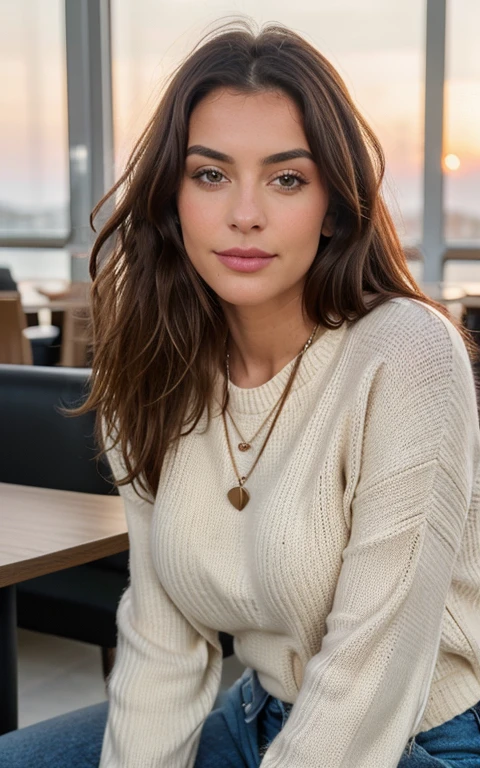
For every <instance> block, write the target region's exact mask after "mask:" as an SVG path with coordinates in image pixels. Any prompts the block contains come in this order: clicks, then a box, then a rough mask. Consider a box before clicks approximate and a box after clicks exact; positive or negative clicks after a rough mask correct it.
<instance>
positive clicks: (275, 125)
mask: <svg viewBox="0 0 480 768" xmlns="http://www.w3.org/2000/svg"><path fill="white" fill-rule="evenodd" d="M188 138H189V143H190V144H197V143H198V144H205V145H208V146H209V147H212V148H214V149H221V150H222V151H224V152H227V153H229V154H232V155H235V149H237V150H238V151H241V150H242V149H247V148H248V149H250V150H251V149H254V148H255V147H257V148H258V151H259V152H261V153H262V154H265V155H267V154H271V153H273V152H275V151H276V150H277V149H278V151H283V150H285V149H288V148H290V147H304V148H305V149H308V148H309V147H308V142H307V139H306V136H305V132H304V129H303V120H302V115H301V113H300V110H299V109H298V107H297V105H296V104H295V102H294V101H293V99H291V98H290V97H289V96H287V95H286V94H284V93H282V92H281V91H261V92H260V93H253V94H245V93H240V92H238V91H232V90H227V89H224V88H219V89H216V90H215V91H213V92H212V93H210V94H208V96H206V97H205V98H204V99H202V101H200V102H199V104H197V105H196V107H195V109H194V110H193V112H192V114H191V116H190V122H189V137H188Z"/></svg>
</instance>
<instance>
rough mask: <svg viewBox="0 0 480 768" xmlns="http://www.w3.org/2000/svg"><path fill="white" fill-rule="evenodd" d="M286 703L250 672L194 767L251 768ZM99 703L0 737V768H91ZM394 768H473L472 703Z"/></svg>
mask: <svg viewBox="0 0 480 768" xmlns="http://www.w3.org/2000/svg"><path fill="white" fill-rule="evenodd" d="M290 710H291V705H290V704H286V703H284V702H282V701H280V700H279V699H275V698H273V697H272V696H270V695H269V694H268V693H267V692H266V691H265V690H264V689H263V688H262V686H261V685H260V682H259V680H258V677H257V675H256V673H255V672H253V671H252V670H249V669H247V670H245V672H244V674H243V675H242V677H241V678H240V679H239V680H237V681H236V683H234V685H233V686H232V687H231V688H230V689H229V691H227V693H226V694H225V695H224V696H223V699H222V701H221V703H220V706H219V707H218V708H217V709H215V710H213V712H211V713H210V715H209V716H208V717H207V719H206V721H205V724H204V726H203V729H202V733H201V736H200V745H199V749H198V753H197V758H196V761H195V768H258V766H260V764H261V762H262V757H263V755H264V754H265V752H266V750H267V749H268V747H269V745H270V744H271V742H272V741H273V739H274V738H275V736H276V735H277V734H278V733H279V732H280V731H281V729H282V728H283V726H284V725H285V723H286V721H287V718H288V715H289V714H290ZM106 719H107V703H106V702H105V703H103V704H97V705H95V706H93V707H86V708H84V709H80V710H76V711H75V712H69V713H68V714H66V715H61V716H60V717H55V718H53V719H51V720H47V721H45V722H43V723H38V724H36V725H32V726H30V727H28V728H22V729H21V730H19V731H14V732H13V733H9V734H7V735H6V736H2V737H0V768H98V764H99V761H100V752H101V748H102V741H103V734H104V730H105V723H106ZM397 768H480V702H478V703H477V704H476V705H475V706H474V707H471V708H470V709H468V710H466V711H465V712H463V713H462V714H460V715H457V716H456V717H454V718H452V719H451V720H448V721H447V722H446V723H443V724H442V725H439V726H438V727H437V728H432V729H431V730H429V731H426V732H424V733H420V734H418V735H417V736H416V737H415V739H414V740H413V742H412V743H411V744H410V747H408V746H407V747H406V748H405V750H404V753H403V755H402V757H401V760H400V762H399V764H398V767H397Z"/></svg>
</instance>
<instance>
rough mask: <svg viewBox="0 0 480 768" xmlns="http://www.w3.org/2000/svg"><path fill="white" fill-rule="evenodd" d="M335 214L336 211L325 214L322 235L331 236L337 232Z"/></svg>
mask: <svg viewBox="0 0 480 768" xmlns="http://www.w3.org/2000/svg"><path fill="white" fill-rule="evenodd" d="M335 218H336V216H335V214H334V213H329V212H328V211H327V213H326V214H325V218H324V219H323V223H322V235H324V236H325V237H331V236H332V235H333V233H334V232H335Z"/></svg>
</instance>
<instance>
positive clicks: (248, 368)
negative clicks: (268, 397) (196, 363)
mask: <svg viewBox="0 0 480 768" xmlns="http://www.w3.org/2000/svg"><path fill="white" fill-rule="evenodd" d="M224 311H225V316H226V318H227V323H228V327H229V331H230V338H229V342H228V351H229V367H230V380H231V381H232V382H233V384H235V385H236V386H238V387H243V388H250V387H259V386H261V385H262V384H265V382H267V381H269V380H270V379H272V378H273V377H274V376H275V375H276V374H277V373H278V372H279V371H281V370H282V368H284V367H285V366H286V365H287V363H289V362H290V361H291V360H293V358H295V357H296V356H297V355H298V354H299V352H300V351H301V350H302V348H303V346H304V344H305V343H306V341H307V339H308V338H309V336H310V335H311V333H312V331H313V328H314V324H313V323H312V321H311V320H309V319H308V318H305V317H304V316H303V315H302V312H301V308H300V307H299V305H298V302H295V303H293V302H290V304H288V305H287V306H284V307H281V308H280V309H279V310H275V311H270V312H268V311H265V310H264V311H262V310H261V309H260V308H258V307H234V306H232V305H228V306H226V307H224Z"/></svg>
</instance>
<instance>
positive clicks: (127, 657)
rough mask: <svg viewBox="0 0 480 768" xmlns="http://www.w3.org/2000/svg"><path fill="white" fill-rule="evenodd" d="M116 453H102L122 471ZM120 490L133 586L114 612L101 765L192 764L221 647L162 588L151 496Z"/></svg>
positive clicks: (173, 767)
mask: <svg viewBox="0 0 480 768" xmlns="http://www.w3.org/2000/svg"><path fill="white" fill-rule="evenodd" d="M118 453H119V452H118V451H117V449H114V450H110V451H108V453H107V457H108V459H109V462H110V465H111V468H112V472H113V474H114V476H115V477H117V478H119V477H120V476H124V472H123V468H122V463H121V461H120V460H119V458H118ZM119 491H120V493H121V495H122V496H123V499H124V504H125V512H126V518H127V525H128V532H129V538H130V585H129V587H128V588H127V590H126V591H125V592H124V594H123V596H122V598H121V601H120V604H119V607H118V611H117V626H118V641H117V654H116V660H115V664H114V667H113V670H112V672H111V675H110V677H109V680H108V684H107V688H108V699H109V711H108V720H107V727H106V731H105V736H104V741H103V748H102V754H101V760H100V768H154V767H155V768H191V767H192V766H193V764H194V761H195V754H196V751H197V748H198V741H199V736H200V731H201V727H202V725H203V723H204V721H205V718H206V717H207V715H208V713H209V712H210V710H211V709H212V706H213V704H214V701H215V697H216V695H217V692H218V688H219V684H220V677H221V666H222V653H221V646H220V644H219V642H218V635H217V633H214V632H210V637H209V638H208V635H209V630H207V629H205V632H200V631H199V630H198V628H194V627H193V626H192V625H191V624H190V623H189V622H188V621H187V620H186V618H185V617H184V616H183V615H182V613H181V612H180V611H179V610H178V608H177V607H176V606H175V605H174V604H173V602H172V601H171V600H170V598H169V597H168V595H167V593H166V592H165V590H164V589H163V588H162V585H161V583H160V581H159V579H158V576H157V574H156V571H155V568H154V564H153V561H152V553H151V527H152V516H153V508H154V505H153V503H151V502H148V501H143V500H142V499H141V498H140V497H139V496H138V495H137V494H136V493H135V492H134V490H133V488H132V487H131V486H130V485H128V486H121V487H120V488H119ZM207 638H208V639H207Z"/></svg>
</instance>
